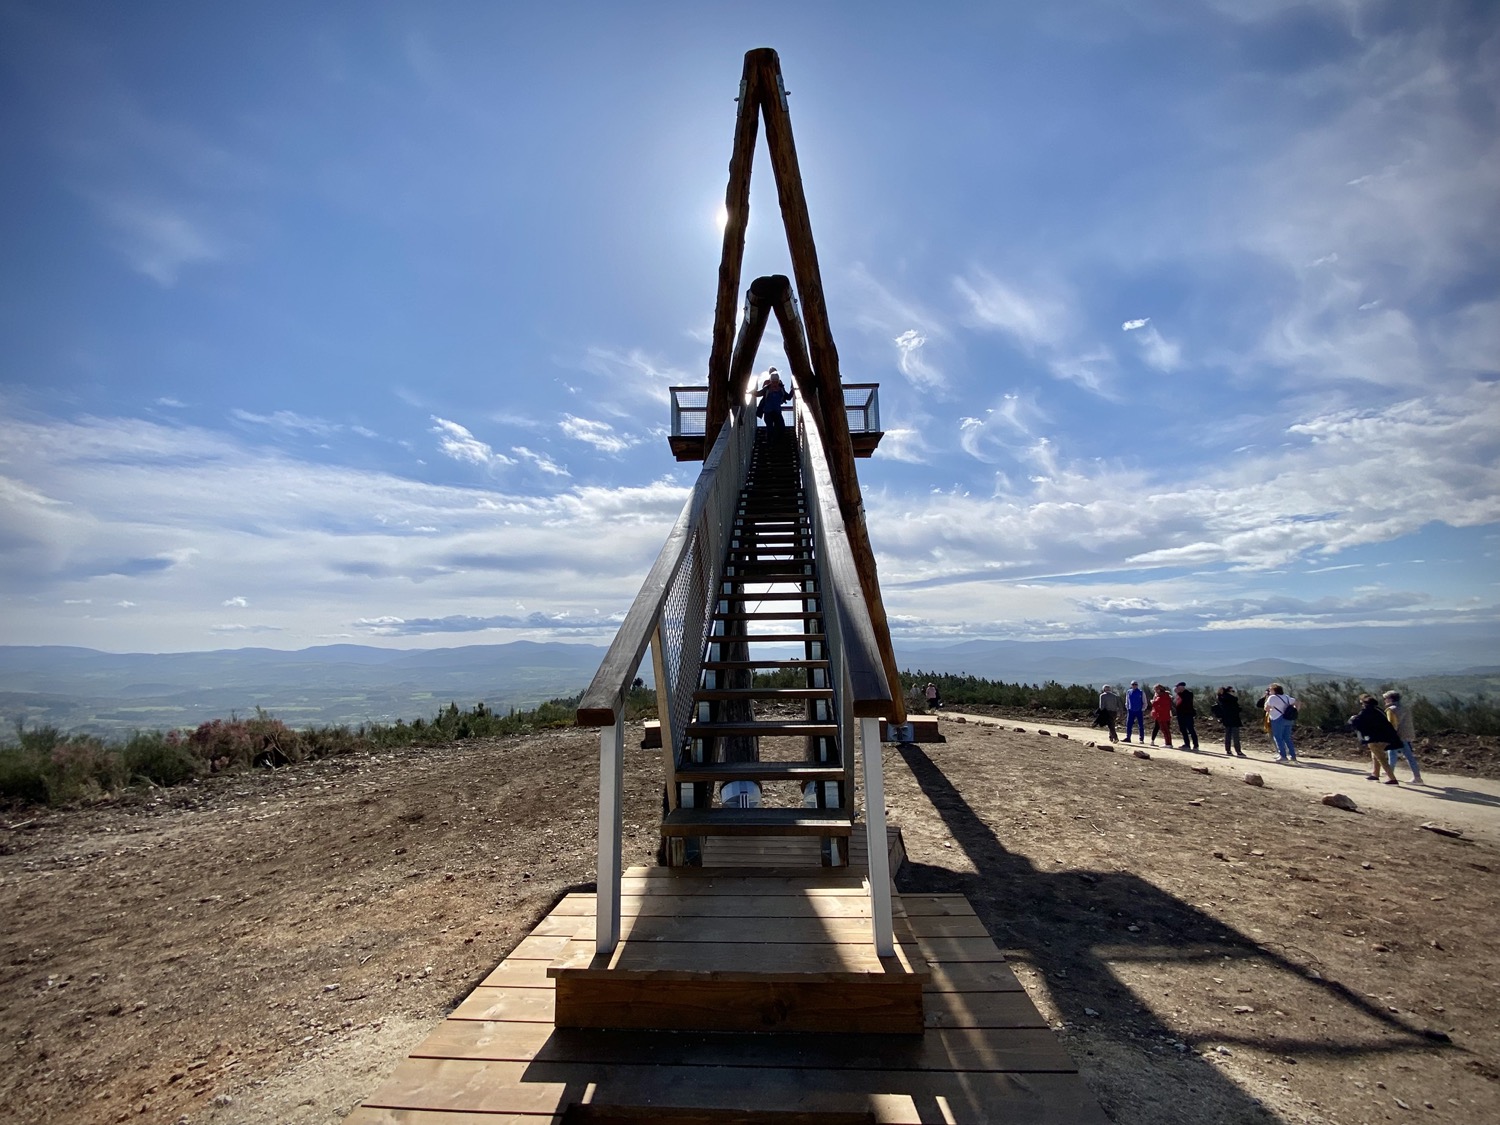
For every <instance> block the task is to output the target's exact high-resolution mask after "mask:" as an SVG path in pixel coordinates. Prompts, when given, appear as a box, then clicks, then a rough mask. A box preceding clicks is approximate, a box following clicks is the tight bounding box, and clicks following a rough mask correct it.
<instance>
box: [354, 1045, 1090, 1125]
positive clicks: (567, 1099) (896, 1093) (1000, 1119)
mask: <svg viewBox="0 0 1500 1125" xmlns="http://www.w3.org/2000/svg"><path fill="white" fill-rule="evenodd" d="M870 1085H871V1083H870V1081H869V1072H868V1071H853V1070H851V1071H817V1070H801V1069H796V1068H785V1069H770V1068H754V1069H750V1068H744V1067H733V1066H725V1067H711V1066H704V1067H696V1066H651V1067H640V1066H599V1065H597V1064H593V1063H556V1062H532V1063H520V1062H481V1061H474V1060H467V1059H407V1060H406V1061H405V1062H403V1063H402V1064H401V1065H400V1066H398V1067H397V1069H396V1072H395V1074H393V1075H392V1078H391V1081H390V1082H389V1083H388V1084H387V1085H386V1087H384V1088H383V1089H382V1090H381V1092H380V1095H379V1097H378V1100H372V1101H371V1102H368V1103H366V1105H367V1108H368V1109H370V1110H376V1111H378V1110H380V1109H383V1108H386V1107H391V1108H395V1109H407V1110H410V1109H418V1110H428V1111H433V1110H448V1111H455V1110H458V1111H467V1112H470V1113H497V1114H498V1113H512V1114H538V1115H545V1114H550V1113H557V1112H561V1111H562V1110H563V1109H565V1108H566V1107H567V1106H568V1105H570V1104H572V1103H574V1102H586V1103H588V1104H593V1105H625V1106H646V1105H656V1106H684V1105H688V1106H696V1107H700V1108H717V1109H722V1110H726V1111H733V1110H743V1109H745V1108H746V1107H747V1106H748V1105H751V1104H752V1103H753V1104H754V1105H755V1107H756V1108H757V1109H763V1110H783V1111H792V1110H800V1111H803V1112H845V1113H847V1112H857V1111H859V1110H861V1109H868V1110H869V1111H870V1112H871V1113H873V1114H874V1116H875V1120H876V1121H877V1122H881V1123H883V1125H925V1123H927V1122H932V1121H949V1122H953V1123H955V1125H1109V1119H1108V1118H1107V1117H1105V1116H1104V1114H1103V1112H1102V1111H1101V1110H1100V1109H1099V1107H1098V1103H1097V1102H1096V1101H1095V1100H1094V1098H1093V1096H1092V1095H1091V1094H1090V1093H1089V1092H1088V1089H1087V1087H1085V1086H1084V1084H1083V1082H1082V1080H1081V1079H1080V1078H1079V1077H1078V1076H1077V1075H1076V1074H1041V1073H1038V1074H1024V1075H1021V1074H1005V1073H1001V1072H995V1071H990V1072H981V1073H976V1074H965V1075H963V1076H962V1080H961V1081H955V1080H954V1076H952V1075H951V1074H948V1073H942V1074H929V1073H924V1072H922V1071H901V1072H893V1073H889V1074H887V1075H886V1080H885V1081H883V1082H881V1083H879V1088H878V1089H876V1090H871V1089H870ZM351 1120H352V1119H351ZM394 1120H395V1119H386V1118H381V1117H378V1116H376V1117H370V1116H368V1115H367V1116H366V1117H365V1118H363V1119H361V1120H360V1122H359V1125H384V1123H385V1122H387V1121H390V1122H394ZM443 1125H446V1123H443Z"/></svg>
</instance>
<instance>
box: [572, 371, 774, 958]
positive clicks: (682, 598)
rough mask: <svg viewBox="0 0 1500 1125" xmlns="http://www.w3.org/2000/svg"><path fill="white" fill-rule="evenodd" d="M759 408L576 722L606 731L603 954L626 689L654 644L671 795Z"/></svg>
mask: <svg viewBox="0 0 1500 1125" xmlns="http://www.w3.org/2000/svg"><path fill="white" fill-rule="evenodd" d="M754 402H755V398H754V395H753V394H748V393H747V394H746V395H745V397H744V400H743V401H742V402H741V403H740V405H739V406H738V408H737V409H735V410H734V411H732V412H731V413H730V416H729V419H728V422H727V423H726V424H725V425H724V426H723V427H721V428H720V430H719V435H718V437H717V438H716V439H715V440H714V445H713V449H711V450H710V451H709V455H708V457H707V458H706V459H705V460H704V462H703V471H702V472H701V473H700V474H699V475H698V480H697V483H695V484H694V485H693V492H692V495H690V496H689V497H688V500H687V503H686V504H684V505H683V507H682V512H681V514H680V515H679V516H678V517H677V522H676V523H675V524H673V525H672V530H671V532H670V533H669V534H668V535H667V541H666V543H664V544H663V545H662V549H661V553H660V554H658V555H657V556H656V562H655V563H654V564H652V567H651V570H650V573H648V574H647V575H646V580H645V582H644V583H642V585H641V589H640V593H638V594H637V595H636V597H635V601H634V602H633V603H632V604H631V606H630V609H629V611H627V612H626V614H625V620H624V621H623V622H621V624H620V629H619V632H617V633H616V634H615V639H614V641H613V642H611V644H610V646H609V650H608V651H607V652H606V653H605V654H604V660H603V661H602V662H601V663H600V665H599V670H598V671H597V672H595V673H594V679H593V681H592V682H591V683H590V684H589V686H588V689H587V690H586V691H585V692H584V693H583V697H582V698H581V699H580V700H579V701H578V710H577V716H576V722H577V724H578V725H579V726H581V727H597V728H598V729H599V865H598V882H597V892H598V897H597V902H596V909H595V929H594V948H595V950H596V951H597V952H598V953H601V954H603V953H609V952H610V951H612V950H613V949H614V948H615V946H616V945H617V944H619V940H620V879H621V875H622V870H621V860H622V847H623V841H622V829H623V821H622V817H623V806H624V754H625V693H626V692H627V691H628V690H629V688H630V684H631V682H632V681H633V680H634V679H635V674H636V670H637V669H638V668H639V667H640V666H641V659H642V657H644V656H645V653H646V646H647V645H650V646H651V648H652V655H653V663H654V667H655V676H656V707H657V717H658V718H659V719H660V720H661V728H662V729H661V737H662V748H663V751H664V753H663V761H664V766H665V770H666V772H667V781H668V792H669V793H672V792H675V791H676V786H675V785H674V784H672V777H673V774H674V771H675V761H676V753H677V748H678V747H680V746H681V745H682V742H683V738H684V736H685V735H686V732H687V723H688V721H689V720H690V719H691V717H692V695H693V691H694V689H695V688H696V686H697V683H698V677H699V675H700V674H701V673H702V670H703V654H704V651H705V650H706V648H707V641H708V633H709V629H710V628H711V627H712V625H713V607H714V605H715V603H716V602H717V600H718V594H719V583H720V581H721V580H722V578H723V571H724V556H725V545H726V544H727V542H728V535H729V532H730V529H731V526H732V523H733V520H734V510H735V501H736V500H737V499H738V498H739V492H740V487H741V485H742V484H743V482H744V479H745V473H746V470H747V467H748V465H749V463H750V453H751V450H752V449H753V448H754V441H755V410H754Z"/></svg>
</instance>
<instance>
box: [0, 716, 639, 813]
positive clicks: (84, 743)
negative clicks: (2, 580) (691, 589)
mask: <svg viewBox="0 0 1500 1125" xmlns="http://www.w3.org/2000/svg"><path fill="white" fill-rule="evenodd" d="M577 704H578V698H577V697H576V696H575V697H573V698H571V699H553V700H548V701H547V702H545V703H543V704H541V705H540V706H539V707H537V708H535V709H534V710H530V711H523V710H517V709H515V708H512V709H510V710H509V711H508V712H507V713H505V714H503V715H502V714H498V713H496V712H495V711H493V710H491V709H490V708H489V707H487V706H486V705H485V704H483V703H478V704H475V705H474V707H472V708H470V709H469V710H467V711H464V710H460V709H459V707H458V704H456V703H450V704H449V705H448V706H447V707H445V708H443V709H442V710H440V711H439V712H438V713H437V714H436V715H434V716H433V717H432V718H431V719H420V718H418V719H413V720H412V721H411V722H409V723H408V722H405V721H402V720H397V721H396V722H394V723H364V724H361V725H360V726H358V727H350V726H347V725H340V726H324V727H308V728H305V729H302V730H297V729H294V728H292V727H289V726H287V725H286V723H284V722H282V721H281V720H280V719H277V718H275V717H273V716H271V715H269V714H267V713H266V712H264V711H262V710H259V709H257V710H256V713H255V715H254V716H253V717H251V718H239V717H237V716H234V715H231V716H230V717H229V718H227V719H213V720H210V721H209V722H205V723H200V724H199V725H198V726H197V727H195V728H193V729H191V730H170V731H165V732H163V731H140V732H136V733H135V734H132V735H131V736H130V737H129V738H126V739H123V740H107V739H103V738H100V737H98V736H96V735H86V734H65V733H63V732H61V731H59V730H58V729H57V728H56V727H51V726H40V727H32V728H31V729H26V728H25V727H23V726H21V725H20V724H17V727H16V734H15V737H14V738H13V739H8V740H5V741H4V742H0V804H8V805H66V804H72V803H76V802H79V801H89V800H98V799H100V798H103V797H107V796H109V795H111V794H114V793H117V792H119V791H121V790H124V789H128V788H131V787H135V786H170V785H180V784H182V783H183V782H185V781H189V780H192V779H193V778H196V777H202V776H204V775H207V774H213V773H221V772H223V771H225V770H236V769H253V768H276V767H280V766H286V765H291V764H293V763H296V762H304V761H309V760H312V759H316V758H328V757H334V756H337V755H340V754H350V753H354V752H356V751H361V750H374V749H382V748H388V747H395V746H437V745H444V744H447V743H452V742H461V741H464V740H465V739H471V738H492V737H503V736H505V735H522V734H531V733H534V732H536V731H539V730H546V729H548V728H551V727H565V726H571V725H573V720H574V711H575V708H576V707H577ZM655 711H656V696H655V693H654V692H651V691H648V690H645V689H641V688H637V689H635V690H633V691H631V692H630V693H629V695H628V696H627V700H626V717H627V718H639V717H640V716H641V715H642V714H655Z"/></svg>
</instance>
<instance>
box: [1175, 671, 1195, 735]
mask: <svg viewBox="0 0 1500 1125" xmlns="http://www.w3.org/2000/svg"><path fill="white" fill-rule="evenodd" d="M1173 701H1174V702H1173V706H1174V709H1175V710H1176V712H1177V731H1178V733H1179V734H1181V735H1182V748H1183V749H1184V750H1192V751H1194V752H1195V753H1196V752H1197V750H1198V709H1197V708H1196V707H1194V706H1193V692H1192V689H1191V688H1189V687H1188V686H1187V683H1186V682H1185V681H1182V680H1179V681H1178V682H1177V688H1176V694H1175V695H1174V697H1173Z"/></svg>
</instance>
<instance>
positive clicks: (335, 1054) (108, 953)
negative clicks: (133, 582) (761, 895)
mask: <svg viewBox="0 0 1500 1125" xmlns="http://www.w3.org/2000/svg"><path fill="white" fill-rule="evenodd" d="M944 733H945V734H946V735H947V737H948V741H947V742H946V743H943V744H924V745H921V746H906V747H903V748H900V749H897V748H894V747H889V748H887V751H886V778H887V781H886V784H887V793H888V803H889V806H890V810H891V817H892V822H893V823H895V824H896V825H898V826H899V827H900V828H901V829H902V832H903V835H904V838H905V842H906V848H907V852H908V855H909V857H910V862H909V864H908V866H907V868H906V870H905V871H904V872H903V873H902V875H901V876H900V880H901V885H902V888H903V889H908V890H919V889H941V890H958V891H961V892H963V893H964V894H966V895H967V896H968V897H969V899H970V900H971V901H972V902H973V904H974V907H975V909H976V911H977V912H978V913H979V915H980V917H981V918H982V919H983V920H984V922H985V924H986V926H987V927H988V928H989V931H990V933H991V934H992V935H993V936H994V938H995V940H996V941H997V942H998V943H999V945H1000V946H1001V948H1003V949H1004V950H1006V952H1007V954H1008V955H1009V956H1010V957H1011V958H1012V959H1013V960H1014V962H1015V964H1016V967H1017V971H1018V973H1019V974H1020V976H1021V978H1022V980H1023V982H1024V983H1025V985H1026V988H1027V989H1028V991H1029V992H1030V994H1031V996H1032V997H1033V999H1034V1000H1035V1001H1036V1002H1037V1004H1038V1006H1039V1007H1040V1008H1041V1010H1042V1012H1043V1013H1044V1014H1045V1015H1046V1016H1047V1017H1048V1018H1049V1020H1050V1021H1051V1022H1052V1023H1053V1025H1054V1026H1055V1027H1056V1028H1057V1029H1058V1031H1059V1034H1060V1035H1061V1036H1062V1039H1063V1042H1064V1043H1065V1044H1066V1045H1067V1047H1068V1048H1069V1049H1070V1050H1071V1051H1072V1052H1073V1054H1074V1056H1075V1057H1076V1058H1077V1059H1078V1061H1079V1064H1080V1066H1081V1067H1082V1069H1083V1071H1084V1075H1085V1077H1086V1079H1087V1080H1088V1082H1089V1084H1090V1086H1091V1087H1092V1088H1093V1089H1094V1091H1095V1092H1096V1093H1097V1095H1098V1096H1099V1098H1100V1101H1101V1102H1102V1103H1103V1105H1104V1106H1105V1108H1106V1110H1107V1111H1108V1112H1109V1113H1110V1115H1111V1116H1112V1117H1113V1118H1114V1119H1115V1120H1116V1121H1118V1122H1121V1123H1142V1125H1144V1123H1147V1122H1151V1123H1158V1122H1169V1123H1170V1122H1180V1123H1182V1125H1201V1123H1207V1122H1226V1123H1227V1122H1262V1121H1287V1122H1310V1123H1311V1122H1318V1123H1322V1122H1374V1121H1385V1120H1404V1119H1407V1118H1420V1119H1421V1120H1424V1121H1430V1122H1448V1123H1453V1125H1477V1123H1479V1122H1486V1121H1494V1120H1500V1069H1497V1059H1500V1026H1497V1022H1496V1020H1495V1019H1494V1015H1493V1013H1494V1012H1495V1011H1497V1010H1500V983H1497V968H1500V917H1497V914H1496V911H1495V909H1494V901H1495V893H1494V892H1495V887H1496V882H1495V872H1496V870H1497V869H1500V856H1497V854H1496V849H1494V848H1492V847H1490V846H1488V845H1487V844H1485V843H1483V842H1479V843H1475V842H1470V841H1466V840H1455V839H1448V838H1444V837H1440V836H1434V835H1433V834H1431V833H1428V832H1422V831H1420V830H1418V829H1417V828H1416V823H1415V821H1414V820H1409V819H1405V818H1403V817H1401V816H1399V815H1397V814H1394V813H1391V814H1385V813H1381V812H1379V811H1372V812H1370V813H1369V814H1368V815H1362V816H1355V815H1349V814H1345V813H1341V812H1339V811H1337V810H1334V809H1329V808H1325V807H1324V806H1321V805H1319V804H1317V803H1316V801H1315V799H1311V798H1309V797H1308V796H1306V795H1305V794H1297V793H1292V792H1287V791H1278V790H1275V789H1254V788H1251V787H1249V786H1245V785H1242V784H1230V783H1228V782H1226V781H1225V780H1222V779H1218V778H1215V777H1213V776H1212V775H1210V776H1204V775H1200V774H1196V773H1194V772H1192V770H1191V769H1189V768H1187V767H1186V766H1181V765H1178V764H1176V763H1171V762H1164V761H1161V760H1160V759H1153V760H1150V761H1142V760H1139V759H1136V758H1133V757H1130V756H1127V755H1122V754H1106V753H1101V752H1100V751H1098V750H1093V749H1089V748H1087V747H1085V746H1084V745H1083V744H1082V743H1081V742H1078V741H1065V740H1061V739H1057V738H1046V737H1041V736H1037V735H1032V734H1017V733H1015V732H1013V731H1009V730H1004V729H1000V728H995V727H987V726H981V725H979V724H971V725H967V726H964V725H959V724H945V726H944ZM658 755H659V752H658V751H642V750H636V749H631V750H630V751H629V752H628V753H627V771H626V815H625V823H626V825H627V828H626V862H627V863H649V862H652V858H653V853H654V850H655V846H656V840H657V836H656V828H655V823H656V821H657V819H658V817H659V796H658V792H659V785H660V761H659V756H658ZM1449 768H1451V766H1450V767H1449ZM597 784H598V765H597V742H596V740H595V739H594V737H593V736H592V734H591V733H590V732H584V731H572V730H569V731H560V732H555V733H550V734H542V735H536V736H531V737H527V738H518V739H503V740H487V741H478V742H470V743H463V744H459V745H456V746H451V747H444V748H440V749H435V750H413V751H403V752H400V753H394V754H392V753H381V754H377V755H358V756H351V757H348V758H341V759H335V760H332V761H326V762H322V763H317V764H312V765H306V766H299V767H295V768H291V769H287V770H281V771H277V772H274V773H271V772H256V773H252V774H241V775H235V776H228V777H223V776H221V777H216V778H211V779H208V780H205V781H203V782H201V783H197V784H194V785H191V786H186V787H182V788H180V789H176V790H169V791H159V792H156V793H152V794H147V795H142V796H135V797H131V798H128V799H122V800H117V801H113V802H110V803H106V804H101V805H95V806H92V807H86V808H79V809H73V810H64V811H32V812H27V811H18V810H11V811H10V812H8V813H6V814H5V815H4V816H3V817H0V917H3V918H4V919H5V924H4V927H3V930H0V987H3V993H0V995H3V999H0V1120H4V1121H7V1122H17V1123H39V1122H69V1123H77V1125H92V1123H96V1122H98V1123H103V1122H118V1121H128V1120H134V1121H141V1122H188V1123H190V1125H199V1123H202V1125H231V1123H232V1125H270V1123H277V1125H281V1123H289V1125H301V1123H309V1125H310V1123H323V1122H335V1121H338V1120H340V1119H341V1118H342V1117H343V1116H344V1115H345V1114H346V1113H347V1112H348V1111H349V1110H350V1109H351V1108H352V1107H353V1106H354V1105H356V1104H357V1103H358V1102H359V1101H360V1099H361V1098H363V1097H364V1096H366V1095H368V1094H369V1093H371V1092H372V1091H373V1090H374V1089H375V1087H376V1086H378V1085H379V1084H380V1082H381V1080H382V1078H383V1077H384V1076H385V1075H386V1074H387V1073H388V1072H389V1071H390V1070H391V1069H392V1068H393V1067H394V1066H395V1065H396V1063H397V1062H398V1061H399V1060H400V1058H401V1057H403V1056H404V1054H405V1053H406V1051H407V1050H408V1049H409V1048H410V1047H411V1046H412V1045H414V1044H415V1043H416V1042H417V1041H418V1040H419V1039H421V1038H422V1037H423V1036H424V1035H425V1034H426V1032H427V1030H428V1029H429V1028H430V1026H431V1025H432V1024H433V1023H434V1022H435V1021H437V1020H438V1019H440V1018H441V1017H442V1016H443V1015H444V1014H445V1013H446V1012H447V1011H449V1010H450V1009H451V1008H452V1007H453V1005H454V1004H456V1003H457V1001H458V1000H459V999H461V998H462V997H463V996H465V995H467V993H468V992H469V991H470V989H471V988H472V987H473V986H474V985H475V984H476V983H477V982H478V981H479V980H480V979H482V978H483V977H484V975H485V974H486V973H487V972H488V971H489V970H490V969H491V968H492V967H493V966H494V965H495V964H496V963H497V962H498V961H499V960H500V959H501V958H503V957H504V956H505V954H506V953H507V952H508V951H509V950H510V949H511V948H512V947H513V946H514V945H515V943H516V942H518V941H519V940H520V939H521V938H522V937H524V936H525V934H526V933H527V932H528V931H529V929H530V928H531V926H532V925H533V924H534V923H535V922H536V921H537V920H538V919H540V918H541V917H542V916H543V915H544V914H545V913H546V912H547V910H548V909H549V908H550V906H551V905H552V903H553V902H555V901H556V900H557V899H558V898H559V897H560V896H561V895H562V894H563V893H565V892H566V891H567V890H569V889H577V888H579V887H583V886H587V885H588V884H589V882H590V880H591V879H592V878H593V868H594V846H595V845H594V837H595V830H596V828H595V826H596V816H597V805H596V801H597Z"/></svg>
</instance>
